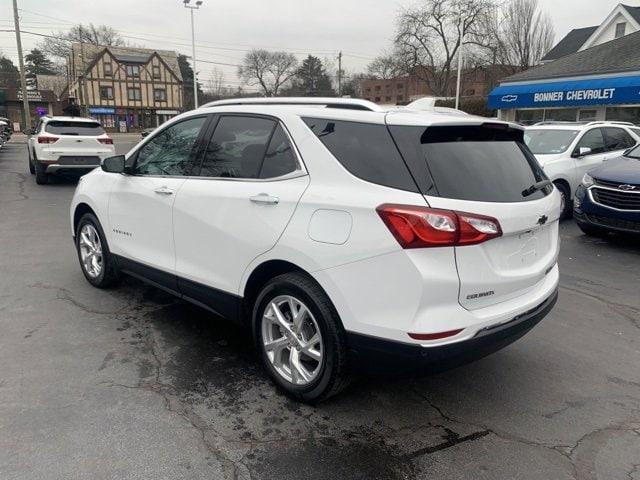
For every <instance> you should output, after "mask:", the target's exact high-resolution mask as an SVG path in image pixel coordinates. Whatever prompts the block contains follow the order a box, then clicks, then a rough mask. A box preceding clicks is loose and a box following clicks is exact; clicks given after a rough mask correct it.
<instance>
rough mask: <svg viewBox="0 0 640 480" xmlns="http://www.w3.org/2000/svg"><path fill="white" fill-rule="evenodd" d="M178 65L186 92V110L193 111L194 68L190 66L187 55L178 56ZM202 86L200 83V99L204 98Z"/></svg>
mask: <svg viewBox="0 0 640 480" xmlns="http://www.w3.org/2000/svg"><path fill="white" fill-rule="evenodd" d="M178 65H179V67H180V73H181V74H182V82H183V83H182V89H183V91H184V109H185V110H191V109H193V108H194V101H193V68H191V64H189V57H187V56H186V55H182V54H179V55H178ZM203 95H204V93H203V92H202V85H201V84H200V82H198V99H200V98H202V96H203Z"/></svg>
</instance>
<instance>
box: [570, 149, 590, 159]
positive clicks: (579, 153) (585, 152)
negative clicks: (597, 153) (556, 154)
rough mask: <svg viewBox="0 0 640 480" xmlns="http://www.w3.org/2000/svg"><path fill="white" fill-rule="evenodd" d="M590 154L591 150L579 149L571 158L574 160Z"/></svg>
mask: <svg viewBox="0 0 640 480" xmlns="http://www.w3.org/2000/svg"><path fill="white" fill-rule="evenodd" d="M590 153H591V148H589V147H580V148H579V149H578V150H577V151H575V152H573V157H575V158H579V157H584V156H585V155H589V154H590Z"/></svg>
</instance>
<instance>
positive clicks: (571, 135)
mask: <svg viewBox="0 0 640 480" xmlns="http://www.w3.org/2000/svg"><path fill="white" fill-rule="evenodd" d="M577 135H578V130H546V129H539V130H535V129H527V130H526V131H525V132H524V143H525V144H526V145H527V147H529V150H531V151H532V152H533V153H534V154H536V155H553V154H555V153H564V152H566V151H567V149H568V148H569V147H570V146H571V144H572V143H573V141H574V140H575V138H576V136H577Z"/></svg>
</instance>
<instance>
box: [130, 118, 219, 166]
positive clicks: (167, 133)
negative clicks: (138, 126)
mask: <svg viewBox="0 0 640 480" xmlns="http://www.w3.org/2000/svg"><path fill="white" fill-rule="evenodd" d="M206 120H207V119H206V117H197V118H191V119H189V120H185V121H183V122H180V123H176V124H174V125H171V126H170V127H168V128H165V129H164V130H163V131H162V132H160V133H158V134H157V135H155V136H154V137H153V138H152V139H151V140H149V142H147V143H146V144H145V145H144V146H143V147H142V148H141V149H140V150H139V151H138V154H137V157H136V163H135V167H134V169H133V170H134V172H133V173H134V174H136V175H172V176H173V175H189V174H190V172H191V165H192V160H193V156H194V151H195V149H196V148H195V147H196V143H197V140H198V135H199V134H200V130H202V126H203V125H204V123H205V122H206Z"/></svg>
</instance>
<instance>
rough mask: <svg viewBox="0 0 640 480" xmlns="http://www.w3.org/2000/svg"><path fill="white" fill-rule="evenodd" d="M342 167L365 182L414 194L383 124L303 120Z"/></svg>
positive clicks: (400, 158) (404, 168) (413, 186)
mask: <svg viewBox="0 0 640 480" xmlns="http://www.w3.org/2000/svg"><path fill="white" fill-rule="evenodd" d="M303 120H304V122H305V123H306V124H307V125H308V126H309V128H311V130H312V131H313V133H315V134H316V136H317V137H318V138H319V139H320V141H322V143H323V144H324V146H325V147H327V149H328V150H329V151H330V152H331V153H332V154H333V156H334V157H335V158H336V160H338V161H339V162H340V163H341V164H342V166H343V167H344V168H346V169H347V170H348V171H349V172H350V173H351V174H352V175H355V176H356V177H358V178H360V179H362V180H366V181H367V182H371V183H376V184H378V185H384V186H386V187H391V188H397V189H399V190H408V191H411V192H417V191H418V189H417V187H416V184H415V182H414V181H413V178H411V174H410V173H409V170H408V168H407V166H406V164H405V163H404V161H403V159H402V157H401V156H400V153H399V152H398V149H397V148H396V146H395V144H394V143H393V139H392V138H391V135H390V134H389V131H388V130H387V127H386V126H385V125H377V124H371V123H359V122H347V121H338V120H327V119H320V118H304V119H303Z"/></svg>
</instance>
